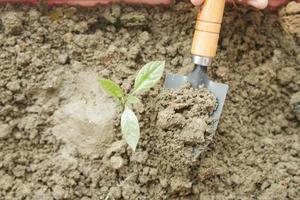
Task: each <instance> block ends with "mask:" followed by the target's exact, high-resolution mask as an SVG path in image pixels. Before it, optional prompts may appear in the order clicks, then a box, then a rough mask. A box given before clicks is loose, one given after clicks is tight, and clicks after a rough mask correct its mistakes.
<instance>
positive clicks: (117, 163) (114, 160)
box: [110, 156, 124, 170]
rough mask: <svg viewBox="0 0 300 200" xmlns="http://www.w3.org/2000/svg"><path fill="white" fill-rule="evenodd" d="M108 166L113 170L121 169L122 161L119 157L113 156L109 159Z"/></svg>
mask: <svg viewBox="0 0 300 200" xmlns="http://www.w3.org/2000/svg"><path fill="white" fill-rule="evenodd" d="M110 166H111V168H113V169H115V170H117V169H121V168H122V167H123V166H124V159H123V158H122V157H120V156H113V157H111V158H110Z"/></svg>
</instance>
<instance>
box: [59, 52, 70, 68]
mask: <svg viewBox="0 0 300 200" xmlns="http://www.w3.org/2000/svg"><path fill="white" fill-rule="evenodd" d="M68 60H69V56H68V54H60V55H59V56H58V62H59V63H60V64H62V65H64V64H66V63H67V62H68Z"/></svg>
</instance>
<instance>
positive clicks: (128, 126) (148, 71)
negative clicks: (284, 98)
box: [100, 61, 165, 151]
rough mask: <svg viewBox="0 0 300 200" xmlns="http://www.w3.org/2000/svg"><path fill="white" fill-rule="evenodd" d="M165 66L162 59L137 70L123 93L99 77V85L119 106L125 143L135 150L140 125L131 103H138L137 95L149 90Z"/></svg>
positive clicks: (111, 82) (114, 84)
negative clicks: (127, 90) (128, 87)
mask: <svg viewBox="0 0 300 200" xmlns="http://www.w3.org/2000/svg"><path fill="white" fill-rule="evenodd" d="M164 68H165V62H164V61H153V62H150V63H148V64H146V65H145V66H143V67H142V69H141V70H140V71H139V72H138V74H137V76H136V78H135V82H134V87H133V90H132V91H131V92H130V93H129V94H125V92H124V91H123V90H122V88H121V87H120V86H119V85H118V84H116V83H115V82H113V81H111V80H108V79H103V78H101V79H100V86H101V88H102V89H103V91H105V92H106V93H107V94H108V95H110V96H112V97H114V98H115V99H116V100H117V101H118V103H119V105H120V106H121V108H122V110H123V113H122V116H121V131H122V135H123V137H124V139H125V140H126V142H127V144H128V145H129V146H130V147H131V148H132V149H133V151H135V149H136V146H137V144H138V141H139V139H140V126H139V122H138V119H137V117H136V115H135V114H134V112H133V111H132V108H131V107H132V105H133V104H137V103H140V102H141V101H140V99H139V98H138V95H140V94H142V93H144V92H147V91H149V90H150V89H151V88H152V87H153V86H154V85H155V84H156V83H157V82H158V81H159V80H160V79H161V77H162V75H163V72H164Z"/></svg>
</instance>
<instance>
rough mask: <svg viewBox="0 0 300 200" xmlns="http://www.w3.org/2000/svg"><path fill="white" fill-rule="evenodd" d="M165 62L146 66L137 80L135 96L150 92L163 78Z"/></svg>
mask: <svg viewBox="0 0 300 200" xmlns="http://www.w3.org/2000/svg"><path fill="white" fill-rule="evenodd" d="M164 68H165V61H153V62H150V63H148V64H146V65H145V66H144V67H143V68H142V69H141V70H140V71H139V72H138V75H137V77H136V78H135V83H134V89H133V94H140V93H142V92H146V91H148V90H150V88H152V87H153V86H154V85H155V84H156V83H157V82H158V81H159V79H160V78H161V77H162V75H163V72H164Z"/></svg>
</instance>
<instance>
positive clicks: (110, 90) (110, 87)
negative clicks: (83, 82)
mask: <svg viewBox="0 0 300 200" xmlns="http://www.w3.org/2000/svg"><path fill="white" fill-rule="evenodd" d="M99 82H100V85H101V88H102V89H103V90H104V91H105V92H106V93H107V94H108V95H110V96H113V97H117V98H122V97H124V93H123V90H122V89H121V87H120V86H119V85H118V84H116V83H115V82H113V81H111V80H108V79H100V81H99Z"/></svg>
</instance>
